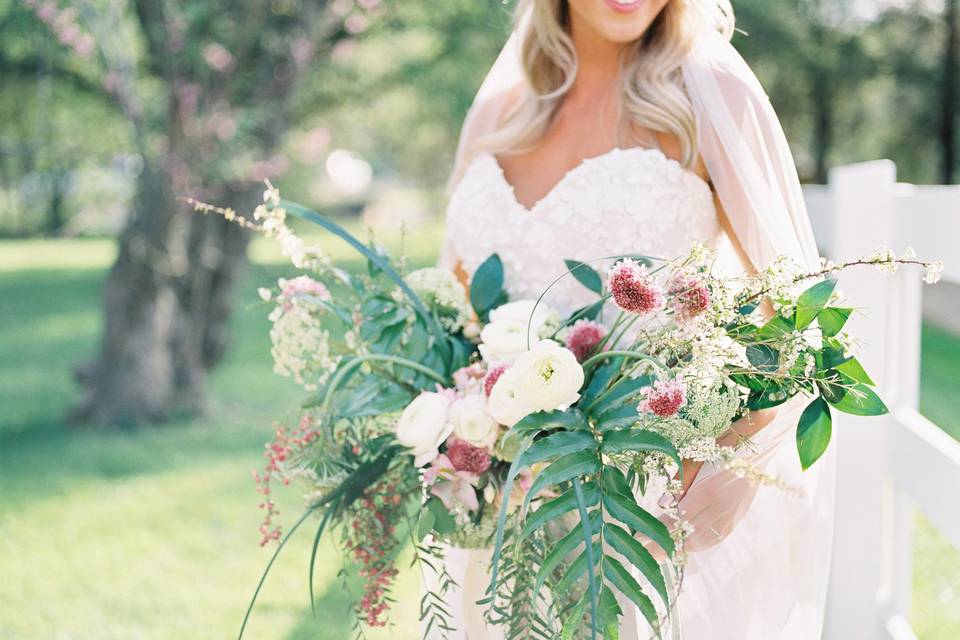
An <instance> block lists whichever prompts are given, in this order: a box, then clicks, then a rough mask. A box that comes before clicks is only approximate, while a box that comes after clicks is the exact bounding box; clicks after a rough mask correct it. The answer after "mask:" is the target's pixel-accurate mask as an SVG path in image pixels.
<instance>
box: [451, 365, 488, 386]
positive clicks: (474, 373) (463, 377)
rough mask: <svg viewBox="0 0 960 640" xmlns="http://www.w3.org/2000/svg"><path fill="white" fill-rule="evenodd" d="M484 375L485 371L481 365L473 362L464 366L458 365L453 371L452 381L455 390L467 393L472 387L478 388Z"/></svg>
mask: <svg viewBox="0 0 960 640" xmlns="http://www.w3.org/2000/svg"><path fill="white" fill-rule="evenodd" d="M486 375H487V372H486V371H485V370H484V368H483V365H482V364H480V363H478V362H475V363H473V364H471V365H468V366H466V367H460V368H459V369H457V370H456V371H454V372H453V383H454V385H455V386H456V388H457V391H459V392H461V393H467V392H469V391H471V390H472V389H478V390H479V385H480V382H481V380H483V379H484V376H486ZM475 385H476V386H475Z"/></svg>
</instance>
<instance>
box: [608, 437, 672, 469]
mask: <svg viewBox="0 0 960 640" xmlns="http://www.w3.org/2000/svg"><path fill="white" fill-rule="evenodd" d="M600 451H602V452H603V453H607V454H613V453H623V452H624V451H659V452H660V453H665V454H667V455H668V456H670V457H671V458H673V459H674V460H675V461H676V463H677V464H678V465H682V464H683V463H682V461H681V460H680V455H679V454H678V453H677V449H676V447H674V446H673V443H671V442H670V441H669V440H668V439H666V438H664V437H663V436H662V435H660V434H659V433H654V432H653V431H647V430H646V429H621V430H616V431H607V432H605V433H604V434H603V443H602V444H601V445H600Z"/></svg>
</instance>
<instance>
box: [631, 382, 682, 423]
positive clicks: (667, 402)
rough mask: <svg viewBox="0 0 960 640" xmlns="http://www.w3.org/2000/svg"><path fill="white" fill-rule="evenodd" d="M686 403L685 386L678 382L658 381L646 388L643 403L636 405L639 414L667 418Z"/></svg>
mask: <svg viewBox="0 0 960 640" xmlns="http://www.w3.org/2000/svg"><path fill="white" fill-rule="evenodd" d="M686 403H687V385H685V384H684V383H683V382H681V381H679V380H658V381H656V382H655V383H654V384H653V386H652V387H647V388H646V390H645V392H644V398H643V401H642V402H640V404H639V405H637V411H639V412H640V413H652V414H654V415H658V416H660V417H661V418H668V417H670V416H672V415H676V413H677V412H678V411H679V410H680V407H682V406H683V405H684V404H686Z"/></svg>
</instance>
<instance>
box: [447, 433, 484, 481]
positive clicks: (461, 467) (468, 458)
mask: <svg viewBox="0 0 960 640" xmlns="http://www.w3.org/2000/svg"><path fill="white" fill-rule="evenodd" d="M447 459H449V460H450V464H451V465H453V468H454V469H455V470H456V471H466V472H467V473H473V474H476V475H480V474H481V473H483V472H484V471H486V470H487V469H489V468H490V454H489V453H488V452H487V450H486V449H481V448H480V447H475V446H473V445H472V444H470V443H469V442H467V441H466V440H460V439H459V438H451V439H450V440H448V441H447Z"/></svg>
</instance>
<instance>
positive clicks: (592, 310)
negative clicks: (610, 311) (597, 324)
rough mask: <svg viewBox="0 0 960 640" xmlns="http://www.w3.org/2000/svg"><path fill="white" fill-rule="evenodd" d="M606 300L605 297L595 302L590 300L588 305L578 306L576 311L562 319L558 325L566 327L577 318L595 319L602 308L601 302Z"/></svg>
mask: <svg viewBox="0 0 960 640" xmlns="http://www.w3.org/2000/svg"><path fill="white" fill-rule="evenodd" d="M605 301H606V297H604V298H601V299H600V300H597V301H596V302H591V303H590V304H588V305H585V306H583V307H580V308H579V309H577V310H576V311H574V312H573V313H571V314H570V316H569V317H567V319H566V320H564V321H563V322H562V323H561V324H560V326H562V327H567V326H570V325H572V324H573V323H574V322H576V321H577V320H580V319H581V318H583V319H585V320H596V319H597V317H598V316H599V315H600V312H601V311H602V310H603V303H604V302H605Z"/></svg>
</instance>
